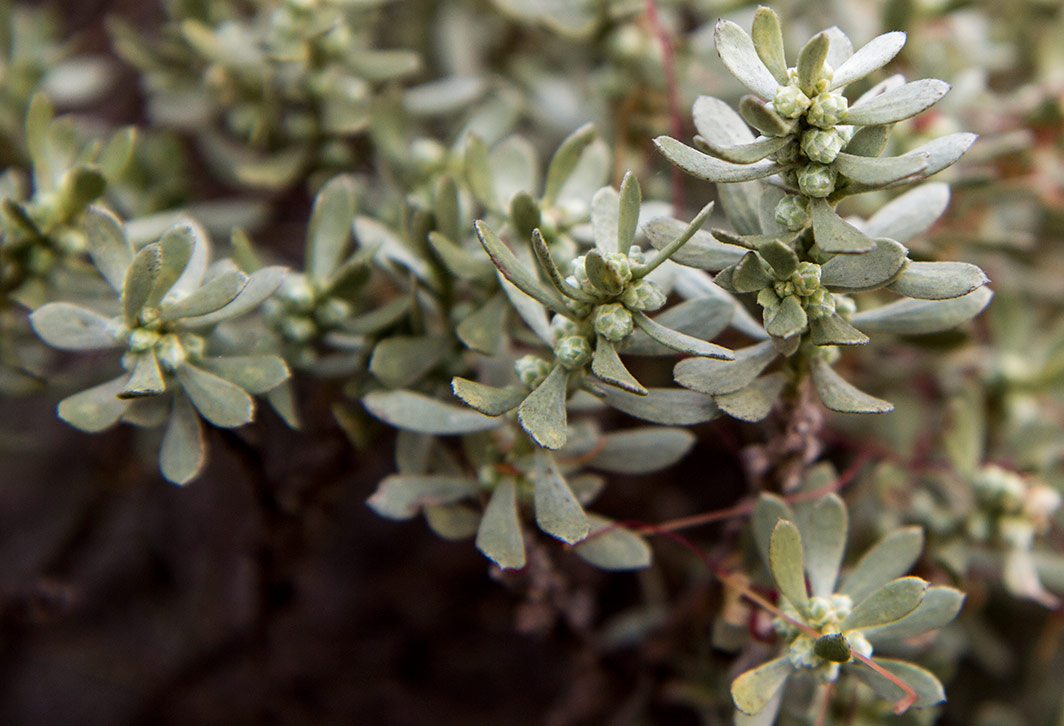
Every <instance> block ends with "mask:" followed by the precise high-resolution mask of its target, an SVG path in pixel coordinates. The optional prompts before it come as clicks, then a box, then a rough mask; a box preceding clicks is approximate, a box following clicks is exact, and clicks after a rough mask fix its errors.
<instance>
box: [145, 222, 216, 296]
mask: <svg viewBox="0 0 1064 726" xmlns="http://www.w3.org/2000/svg"><path fill="white" fill-rule="evenodd" d="M159 245H160V246H161V247H162V252H163V268H162V271H161V273H160V275H159V280H158V281H157V283H156V285H157V287H156V289H155V290H153V292H152V297H151V298H150V299H149V300H148V304H149V305H154V304H156V303H157V302H158V301H159V300H162V299H163V295H166V294H170V295H173V296H174V297H184V296H185V295H188V294H189V293H190V292H192V291H193V290H195V289H196V288H198V287H199V286H200V285H201V284H203V276H204V275H205V274H206V273H207V264H208V262H209V260H210V241H209V240H208V238H207V232H206V230H204V229H203V227H201V226H200V225H199V223H197V222H195V221H194V220H192V219H188V218H185V219H183V220H181V221H180V222H178V223H177V224H175V225H174V226H172V227H170V228H169V229H167V230H166V231H165V232H163V234H162V236H161V237H160V238H159ZM186 249H187V252H186ZM186 255H187V257H186ZM175 272H176V273H177V275H178V276H177V280H176V281H174V282H173V283H171V282H169V280H170V278H171V277H172V276H173V275H174V273H175Z"/></svg>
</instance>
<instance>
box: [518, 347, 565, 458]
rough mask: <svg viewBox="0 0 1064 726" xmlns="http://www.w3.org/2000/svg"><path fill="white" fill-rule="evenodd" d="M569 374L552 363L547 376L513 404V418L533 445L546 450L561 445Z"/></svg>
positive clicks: (563, 443) (562, 444) (563, 435)
mask: <svg viewBox="0 0 1064 726" xmlns="http://www.w3.org/2000/svg"><path fill="white" fill-rule="evenodd" d="M568 385H569V373H568V371H566V370H565V368H563V367H562V366H561V365H555V366H554V368H552V369H551V372H550V373H549V374H548V375H547V378H546V379H545V380H544V381H543V382H542V383H541V384H539V386H538V387H537V388H536V389H535V390H534V391H532V392H531V393H529V394H528V396H527V397H526V398H525V400H524V401H522V402H521V405H520V406H518V407H517V420H518V421H519V422H520V423H521V428H523V429H524V430H525V431H526V432H527V433H528V435H529V436H531V437H532V438H533V439H534V440H535V441H536V443H537V444H539V445H540V446H543V447H545V448H548V449H560V448H561V447H563V446H565V441H566V438H567V437H568V422H567V414H566V410H565V400H566V397H567V389H568Z"/></svg>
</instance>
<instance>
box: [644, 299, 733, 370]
mask: <svg viewBox="0 0 1064 726" xmlns="http://www.w3.org/2000/svg"><path fill="white" fill-rule="evenodd" d="M632 320H633V321H634V322H635V325H636V327H637V328H639V329H640V330H642V331H643V332H644V333H646V334H647V335H649V336H650V337H651V338H652V339H654V340H655V341H657V342H658V343H661V344H662V345H664V346H665V347H666V348H671V349H672V350H675V351H677V352H679V353H686V354H688V355H697V356H702V357H706V358H718V359H720V360H734V358H735V355H734V353H732V351H731V350H729V349H728V348H725V347H723V346H720V345H716V344H715V343H709V342H707V341H705V340H699V339H698V338H693V337H691V336H690V335H686V334H684V333H681V332H678V331H676V330H673V329H672V328H667V327H665V326H664V325H661V324H659V323H656V322H654V321H653V320H651V319H650V318H648V317H647V316H646V315H645V314H644V313H642V312H639V311H636V312H634V313H632Z"/></svg>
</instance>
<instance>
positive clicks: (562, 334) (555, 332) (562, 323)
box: [550, 315, 580, 342]
mask: <svg viewBox="0 0 1064 726" xmlns="http://www.w3.org/2000/svg"><path fill="white" fill-rule="evenodd" d="M550 332H551V339H552V340H553V341H554V342H558V341H559V340H561V339H562V338H567V337H569V336H570V335H577V334H578V333H579V332H580V326H579V325H577V324H576V322H575V321H573V320H570V319H569V318H567V317H565V316H564V315H555V316H554V317H553V318H551V320H550Z"/></svg>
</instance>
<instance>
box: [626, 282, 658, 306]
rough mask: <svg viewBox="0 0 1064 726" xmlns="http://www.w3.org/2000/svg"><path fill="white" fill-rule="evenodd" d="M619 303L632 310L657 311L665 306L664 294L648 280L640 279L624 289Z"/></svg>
mask: <svg viewBox="0 0 1064 726" xmlns="http://www.w3.org/2000/svg"><path fill="white" fill-rule="evenodd" d="M621 301H622V302H623V303H624V304H625V305H626V306H628V307H630V308H632V309H634V310H657V309H658V308H660V307H661V306H663V305H664V304H665V293H663V292H662V291H661V288H659V287H658V286H657V285H655V284H654V283H653V282H651V281H650V280H647V279H645V278H642V279H639V280H636V281H635V282H633V283H632V284H630V285H628V286H627V287H626V288H624V293H622V294H621Z"/></svg>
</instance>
